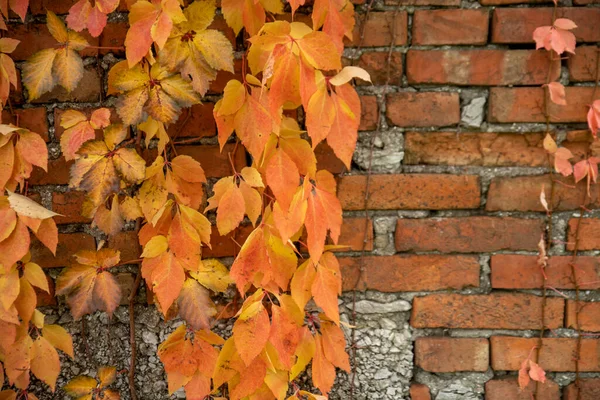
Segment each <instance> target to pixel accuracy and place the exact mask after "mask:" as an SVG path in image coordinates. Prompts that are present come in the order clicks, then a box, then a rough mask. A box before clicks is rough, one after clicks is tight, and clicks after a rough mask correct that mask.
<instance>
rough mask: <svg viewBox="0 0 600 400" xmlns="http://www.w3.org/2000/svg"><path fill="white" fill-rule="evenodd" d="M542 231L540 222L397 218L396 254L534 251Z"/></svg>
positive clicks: (507, 218) (536, 220)
mask: <svg viewBox="0 0 600 400" xmlns="http://www.w3.org/2000/svg"><path fill="white" fill-rule="evenodd" d="M543 230H544V221H543V220H541V219H520V218H510V217H502V218H497V217H464V218H435V219H406V218H401V219H398V222H397V224H396V250H397V251H417V252H420V251H439V252H442V253H455V252H456V253H482V252H491V251H498V250H536V249H537V244H538V242H539V241H540V236H541V234H542V232H543Z"/></svg>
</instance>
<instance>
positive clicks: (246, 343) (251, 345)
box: [233, 297, 271, 366]
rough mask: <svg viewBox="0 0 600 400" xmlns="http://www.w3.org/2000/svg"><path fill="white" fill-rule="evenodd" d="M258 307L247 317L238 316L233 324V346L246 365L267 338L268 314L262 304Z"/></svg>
mask: <svg viewBox="0 0 600 400" xmlns="http://www.w3.org/2000/svg"><path fill="white" fill-rule="evenodd" d="M248 299H252V298H251V297H249V298H248ZM259 301H262V299H261V300H259ZM259 307H260V311H258V313H257V314H256V315H253V316H252V317H250V318H247V319H242V318H241V317H240V318H238V319H237V320H236V321H235V323H234V324H233V340H234V343H235V348H236V349H237V352H238V353H239V355H240V357H241V358H242V360H243V361H244V363H245V364H246V365H247V366H249V365H250V364H251V363H252V361H253V360H254V359H255V358H256V357H257V356H258V355H259V354H260V353H261V352H262V350H263V349H264V348H265V345H266V344H267V341H268V340H269V332H270V330H271V324H270V321H269V314H268V313H267V310H266V309H265V308H264V307H263V306H262V305H260V306H259Z"/></svg>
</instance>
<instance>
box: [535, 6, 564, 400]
mask: <svg viewBox="0 0 600 400" xmlns="http://www.w3.org/2000/svg"><path fill="white" fill-rule="evenodd" d="M557 10H558V2H554V8H553V10H552V25H554V21H555V20H556V12H557ZM548 61H549V63H548V72H547V73H546V85H545V87H544V117H545V120H546V135H549V134H550V109H549V107H550V101H549V100H550V88H549V87H548V86H547V85H548V84H549V83H550V78H552V71H553V69H554V63H555V62H556V61H558V62H559V63H560V57H559V58H558V59H555V58H554V57H553V50H550V51H549V52H548ZM559 71H560V65H559ZM548 164H549V166H550V202H549V205H550V207H549V210H548V212H547V216H546V223H547V226H548V228H547V235H548V236H547V238H546V251H547V252H549V251H550V250H551V246H552V234H553V232H552V231H553V222H552V212H553V209H554V194H555V191H556V185H555V180H554V177H553V175H554V168H553V166H552V160H551V159H550V155H548ZM542 273H544V271H542ZM547 303H548V288H547V284H546V276H542V311H541V327H540V334H539V336H538V345H537V347H536V350H535V362H536V363H539V359H540V352H541V351H542V347H543V346H544V335H545V334H546V306H547ZM540 390H541V385H540V382H539V381H536V382H535V394H534V395H533V397H534V399H539V397H540Z"/></svg>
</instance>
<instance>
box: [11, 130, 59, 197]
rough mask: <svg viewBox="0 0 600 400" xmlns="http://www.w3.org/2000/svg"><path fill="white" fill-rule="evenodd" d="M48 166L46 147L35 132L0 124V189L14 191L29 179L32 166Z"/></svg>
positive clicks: (44, 167)
mask: <svg viewBox="0 0 600 400" xmlns="http://www.w3.org/2000/svg"><path fill="white" fill-rule="evenodd" d="M34 166H36V167H40V168H42V169H43V170H44V171H46V170H47V168H48V149H47V147H46V143H45V142H44V139H42V138H41V136H40V135H38V134H37V133H34V132H31V131H29V130H27V129H23V128H19V127H16V126H13V125H3V124H0V190H4V189H8V190H11V191H15V190H16V188H17V187H18V186H19V185H23V184H24V182H25V180H26V179H29V177H30V176H31V173H32V171H33V167H34Z"/></svg>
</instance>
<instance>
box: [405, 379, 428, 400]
mask: <svg viewBox="0 0 600 400" xmlns="http://www.w3.org/2000/svg"><path fill="white" fill-rule="evenodd" d="M410 398H411V399H412V400H431V394H430V393H429V388H428V387H427V386H426V385H423V384H420V383H413V384H411V385H410Z"/></svg>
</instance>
